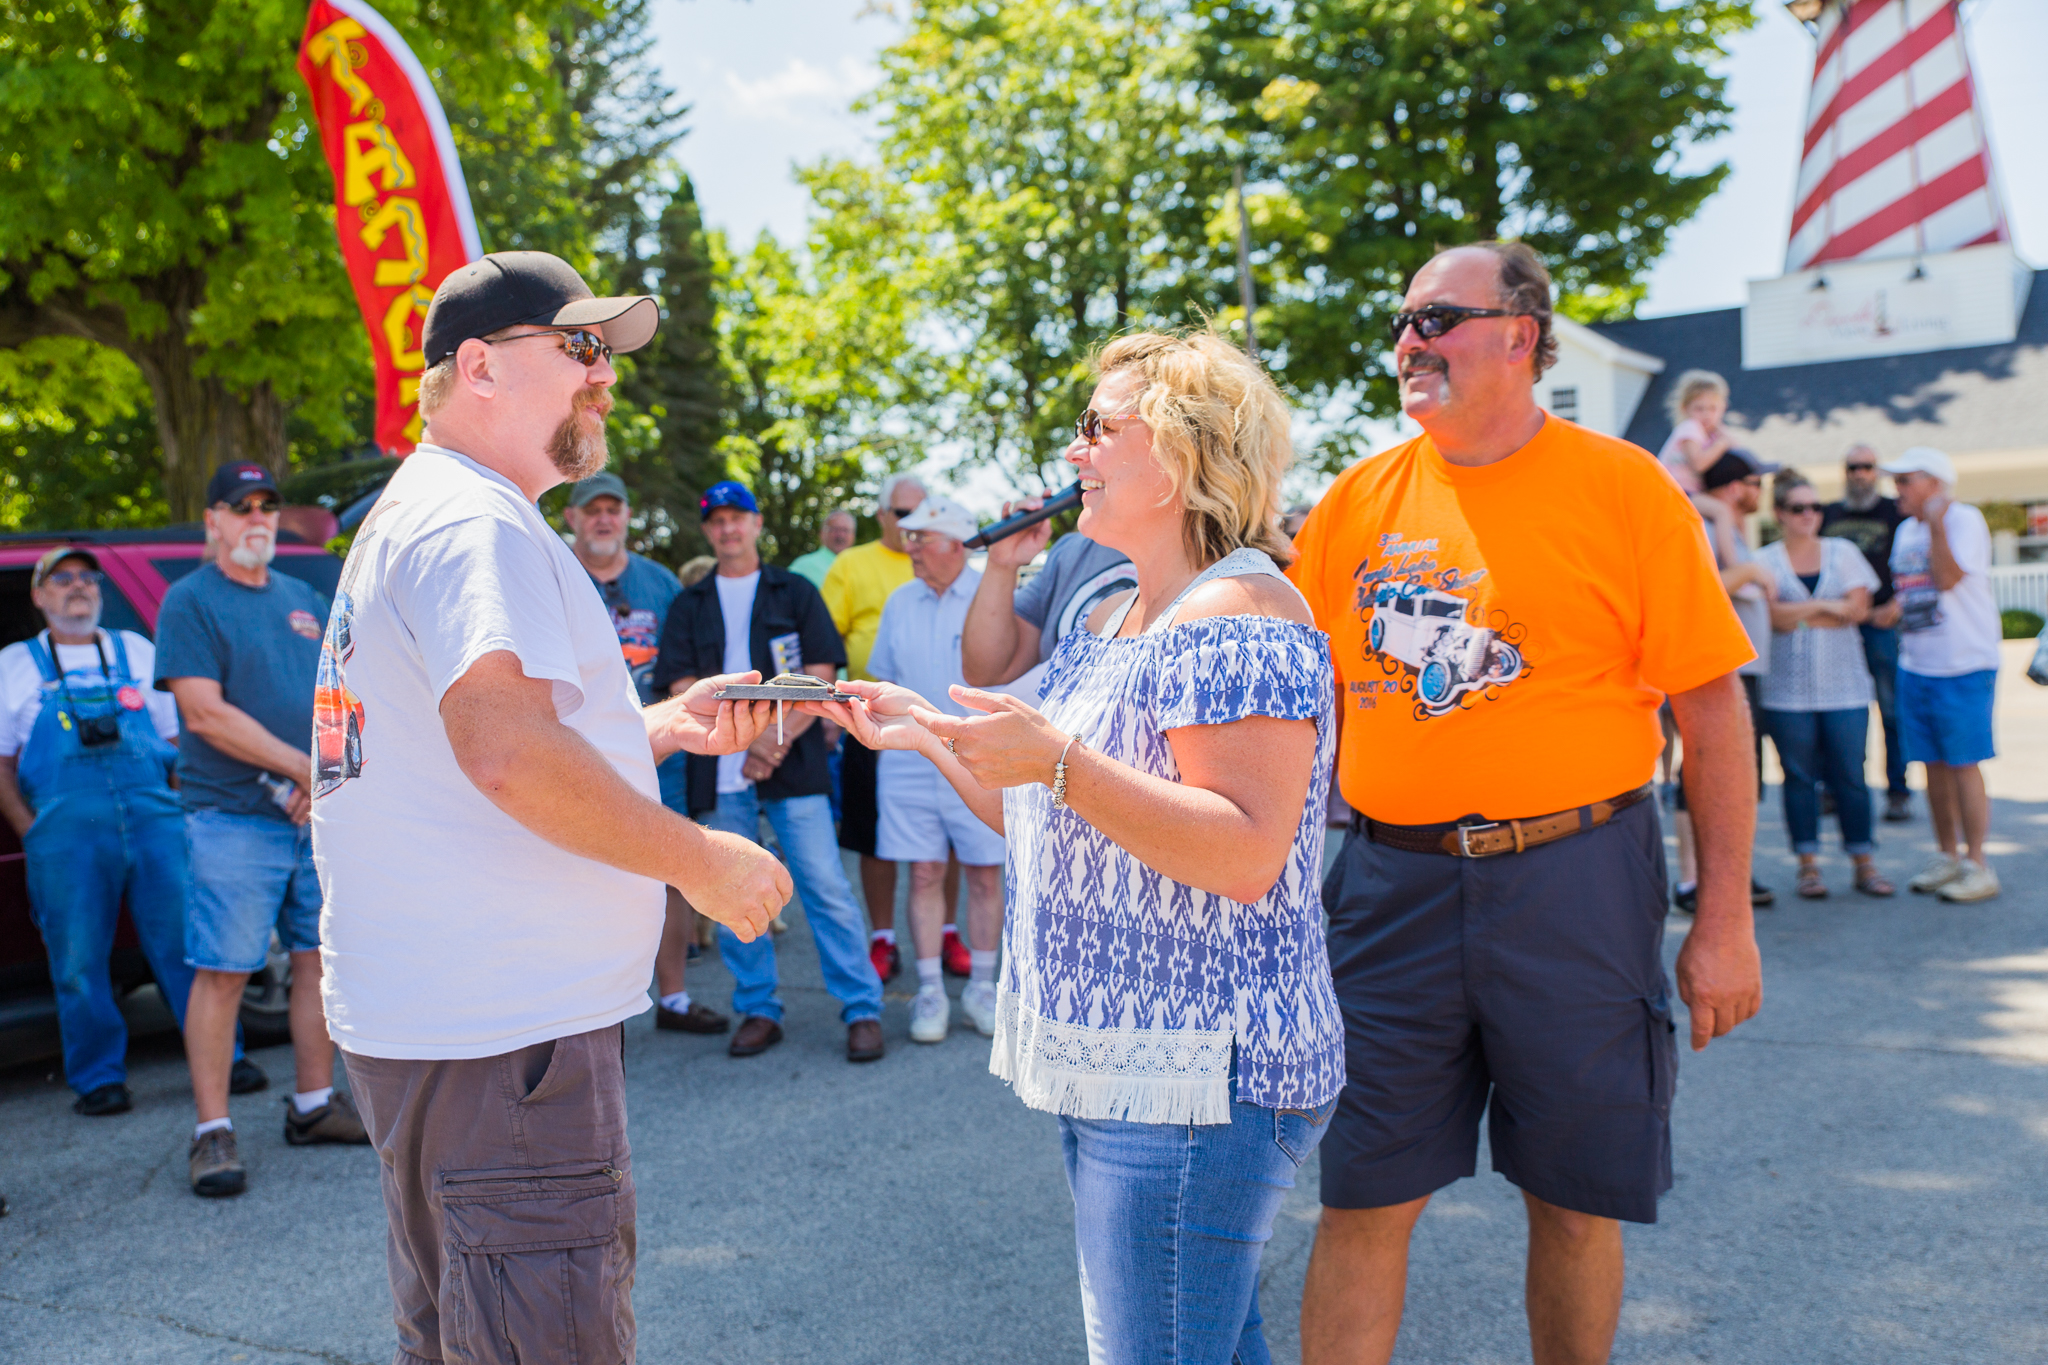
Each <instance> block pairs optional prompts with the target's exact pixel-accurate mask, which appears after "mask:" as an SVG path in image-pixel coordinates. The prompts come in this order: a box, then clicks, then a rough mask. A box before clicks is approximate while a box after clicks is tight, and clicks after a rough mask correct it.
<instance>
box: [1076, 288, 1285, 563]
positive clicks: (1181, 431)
mask: <svg viewBox="0 0 2048 1365" xmlns="http://www.w3.org/2000/svg"><path fill="white" fill-rule="evenodd" d="M1095 371H1096V373H1097V374H1098V375H1099V376H1101V377H1102V378H1104V379H1107V378H1108V377H1109V376H1111V375H1113V374H1119V373H1124V372H1129V373H1131V374H1134V375H1136V376H1137V377H1138V378H1139V379H1141V380H1143V381H1144V385H1145V387H1144V389H1143V391H1142V392H1141V394H1140V396H1139V398H1138V404H1137V408H1138V415H1139V416H1140V417H1142V418H1144V420H1145V425H1146V426H1147V427H1149V428H1151V431H1152V456H1153V458H1154V459H1156V460H1158V461H1159V464H1160V467H1161V468H1162V469H1164V470H1165V471H1166V475H1167V477H1168V478H1169V479H1170V480H1172V482H1173V488H1174V491H1175V492H1176V493H1178V494H1179V495H1180V499H1181V503H1182V505H1183V506H1184V507H1185V508H1186V509H1187V511H1186V517H1187V521H1186V525H1185V527H1184V534H1185V536H1186V538H1187V543H1188V550H1189V553H1190V554H1192V555H1193V556H1194V559H1195V561H1196V562H1197V563H1198V564H1200V565H1203V566H1207V565H1210V564H1213V563H1215V562H1216V561H1217V560H1219V559H1221V558H1223V556H1225V555H1227V554H1229V553H1230V552H1231V551H1232V550H1236V549H1241V548H1243V547H1246V546H1249V547H1251V548H1253V549H1257V550H1263V551H1265V552H1266V553H1267V554H1269V555H1271V556H1272V557H1273V559H1274V560H1275V561H1277V562H1278V563H1280V564H1282V565H1286V564H1291V563H1293V562H1294V547H1293V545H1292V543H1291V542H1289V540H1288V539H1287V537H1286V536H1285V535H1284V534H1283V533H1282V532H1281V530H1280V476H1281V475H1282V474H1284V473H1286V472H1287V467H1288V466H1289V465H1291V464H1293V463H1294V443H1293V440H1292V438H1291V437H1290V435H1289V430H1288V429H1289V426H1290V417H1291V414H1290V413H1289V412H1288V410H1287V400H1286V399H1284V398H1282V397H1281V396H1280V390H1279V389H1278V388H1276V387H1274V384H1273V381H1272V380H1271V379H1270V378H1268V377H1267V375H1266V372H1265V371H1264V370H1263V369H1261V368H1260V367H1259V363H1258V362H1257V361H1255V360H1253V359H1252V358H1251V357H1250V356H1248V355H1246V354H1245V353H1244V352H1243V351H1242V350H1240V349H1238V348H1237V347H1236V346H1234V345H1232V344H1231V343H1230V342H1229V341H1226V340H1225V339H1224V338H1222V337H1220V336H1218V335H1217V334H1216V333H1215V332H1213V331H1211V330H1208V329H1206V328H1190V329H1188V330H1186V331H1180V332H1133V333H1131V334H1130V335H1128V336H1120V337H1117V338H1116V339H1115V340H1113V341H1111V342H1109V343H1108V344H1107V345H1105V346H1103V348H1102V349H1101V350H1100V351H1098V352H1097V353H1096V355H1095Z"/></svg>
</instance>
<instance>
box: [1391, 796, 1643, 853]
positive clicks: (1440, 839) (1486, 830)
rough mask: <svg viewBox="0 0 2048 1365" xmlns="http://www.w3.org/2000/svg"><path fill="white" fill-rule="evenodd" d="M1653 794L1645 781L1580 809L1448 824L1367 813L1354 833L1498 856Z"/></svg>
mask: <svg viewBox="0 0 2048 1365" xmlns="http://www.w3.org/2000/svg"><path fill="white" fill-rule="evenodd" d="M1649 795H1650V784H1649V783H1647V782H1645V783H1644V784H1643V785H1642V786H1640V787H1637V788H1636V789H1635V790H1634V791H1632V792H1623V793H1622V794H1621V795H1620V796H1613V797H1609V798H1608V799H1607V800H1605V801H1595V802H1594V803H1593V804H1592V805H1590V806H1580V807H1578V808H1577V809H1576V810H1561V811H1558V812H1557V813H1556V814H1554V815H1533V816H1530V817H1529V818H1528V819H1526V820H1484V821H1482V820H1479V819H1478V818H1477V817H1476V816H1475V817H1471V823H1469V824H1468V823H1464V822H1459V821H1454V822H1452V823H1450V824H1443V825H1385V824H1381V823H1380V822H1379V821H1377V820H1372V819H1368V818H1367V817H1366V816H1363V815H1356V814H1354V815H1353V816H1352V818H1351V828H1352V830H1353V832H1355V833H1358V834H1363V835H1364V836H1365V837H1366V838H1368V839H1370V840H1372V841H1373V842H1374V843H1376V844H1385V845H1386V846H1387V847H1388V848H1398V849H1401V850H1403V851H1404V852H1408V853H1446V854H1449V855H1450V856H1451V857H1453V858H1492V857H1496V856H1498V855H1500V854H1502V853H1520V852H1521V851H1522V850H1523V849H1528V848H1535V847H1537V846H1538V845H1540V844H1554V843H1556V842H1557V841H1558V840H1559V839H1569V838H1570V837H1571V836H1572V835H1574V834H1581V833H1584V832H1585V831H1586V830H1589V829H1598V828H1600V826H1602V825H1604V824H1606V823H1607V822H1608V821H1609V820H1612V819H1613V818H1614V817H1615V816H1616V815H1619V814H1620V813H1621V812H1622V811H1625V810H1627V809H1628V808H1629V807H1630V806H1633V805H1635V804H1636V802H1638V801H1641V800H1644V799H1645V798H1647V797H1648V796H1649Z"/></svg>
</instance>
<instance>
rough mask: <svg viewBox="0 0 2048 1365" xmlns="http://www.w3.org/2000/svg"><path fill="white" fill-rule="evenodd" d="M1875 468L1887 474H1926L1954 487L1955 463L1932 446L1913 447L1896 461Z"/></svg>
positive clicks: (1885, 462) (1886, 461)
mask: <svg viewBox="0 0 2048 1365" xmlns="http://www.w3.org/2000/svg"><path fill="white" fill-rule="evenodd" d="M1877 467H1878V468H1879V469H1882V470H1883V471H1884V472H1885V473H1887V474H1926V475H1929V476H1930V477H1933V478H1937V479H1940V480H1941V481H1942V482H1943V483H1945V484H1947V485H1948V486H1949V487H1950V488H1954V487H1955V486H1956V462H1955V461H1954V460H1951V459H1950V458H1949V457H1948V456H1947V455H1946V454H1944V453H1943V452H1941V451H1939V450H1936V449H1935V448H1934V447H1933V446H1913V447H1911V448H1910V449H1908V450H1907V451H1905V453H1903V454H1901V455H1900V456H1899V458H1898V459H1896V460H1885V461H1883V462H1881V463H1880V464H1879V465H1878V466H1877Z"/></svg>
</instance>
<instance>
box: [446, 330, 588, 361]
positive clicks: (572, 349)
mask: <svg viewBox="0 0 2048 1365" xmlns="http://www.w3.org/2000/svg"><path fill="white" fill-rule="evenodd" d="M535 337H560V338H561V339H562V349H563V350H565V351H567V352H568V353H569V359H571V360H573V361H575V362H576V363H577V364H579V365H581V366H583V368H584V369H586V370H587V369H589V368H590V367H591V366H592V365H595V364H596V363H597V362H598V361H600V360H610V359H611V358H612V348H611V347H609V346H607V345H605V341H604V338H603V337H601V336H599V335H598V334H597V333H595V332H585V331H582V330H581V329H578V330H577V331H574V332H521V333H520V334H519V335H518V336H516V337H499V338H498V340H497V341H492V340H491V339H490V338H488V337H483V338H479V339H480V340H482V342H483V343H484V345H486V346H496V345H498V344H499V342H505V341H531V340H532V339H533V338H535Z"/></svg>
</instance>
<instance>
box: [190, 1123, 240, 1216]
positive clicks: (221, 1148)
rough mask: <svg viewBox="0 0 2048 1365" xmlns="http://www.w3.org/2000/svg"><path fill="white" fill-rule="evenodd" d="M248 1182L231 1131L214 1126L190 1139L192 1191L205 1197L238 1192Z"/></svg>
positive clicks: (214, 1197) (233, 1133)
mask: <svg viewBox="0 0 2048 1365" xmlns="http://www.w3.org/2000/svg"><path fill="white" fill-rule="evenodd" d="M248 1183H249V1173H248V1172H247V1171H246V1170H244V1169H243V1168H242V1157H241V1154H240V1153H239V1152H237V1151H236V1150H235V1130H234V1129H232V1128H216V1129H214V1130H213V1131H212V1132H210V1133H208V1134H206V1135H205V1136H204V1137H198V1138H194V1139H193V1140H192V1193H194V1194H197V1195H203V1196H204V1197H206V1198H208V1199H218V1198H220V1197H222V1196H223V1195H230V1194H240V1193H241V1192H242V1191H243V1189H244V1188H246V1187H247V1185H248Z"/></svg>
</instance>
